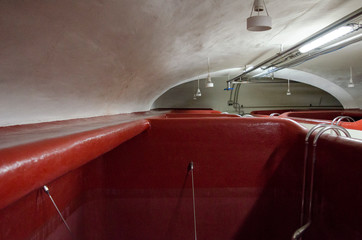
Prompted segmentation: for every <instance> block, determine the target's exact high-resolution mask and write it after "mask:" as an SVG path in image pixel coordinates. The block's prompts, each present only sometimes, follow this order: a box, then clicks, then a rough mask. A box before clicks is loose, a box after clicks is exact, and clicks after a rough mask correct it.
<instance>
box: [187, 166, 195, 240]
mask: <svg viewBox="0 0 362 240" xmlns="http://www.w3.org/2000/svg"><path fill="white" fill-rule="evenodd" d="M188 170H189V171H190V172H191V184H192V208H193V212H194V234H195V240H197V231H196V204H195V185H194V163H193V162H190V164H189V166H188Z"/></svg>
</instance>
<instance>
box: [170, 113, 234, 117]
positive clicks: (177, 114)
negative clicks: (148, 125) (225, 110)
mask: <svg viewBox="0 0 362 240" xmlns="http://www.w3.org/2000/svg"><path fill="white" fill-rule="evenodd" d="M164 117H165V118H207V117H209V118H220V117H221V118H229V117H232V118H235V117H236V118H239V117H240V116H237V115H233V114H215V113H211V114H207V113H204V114H197V113H192V114H190V113H175V114H173V113H168V114H165V115H164Z"/></svg>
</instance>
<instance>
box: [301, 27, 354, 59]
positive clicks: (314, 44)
mask: <svg viewBox="0 0 362 240" xmlns="http://www.w3.org/2000/svg"><path fill="white" fill-rule="evenodd" d="M353 30H354V27H353V26H343V27H340V28H338V29H336V30H334V31H332V32H330V33H327V34H326V35H324V36H322V37H320V38H317V39H316V40H314V41H312V42H310V43H308V44H306V45H304V46H303V47H301V48H299V52H301V53H306V52H309V51H311V50H313V49H315V48H318V47H320V46H322V45H324V44H326V43H329V42H331V41H333V40H335V39H337V38H339V37H342V36H343V35H346V34H348V33H350V32H352V31H353Z"/></svg>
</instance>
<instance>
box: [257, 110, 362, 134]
mask: <svg viewBox="0 0 362 240" xmlns="http://www.w3.org/2000/svg"><path fill="white" fill-rule="evenodd" d="M274 112H275V113H281V115H280V116H274V117H280V118H289V119H292V120H294V121H297V122H301V123H309V124H319V123H327V124H330V123H331V121H332V120H333V119H334V118H335V117H338V116H349V117H352V118H354V119H355V121H356V122H344V121H342V122H341V123H340V126H342V127H344V128H348V129H356V130H362V119H361V118H362V110H358V109H355V110H311V111H290V110H270V111H253V112H252V113H251V114H253V115H254V116H256V117H269V115H270V114H271V113H274Z"/></svg>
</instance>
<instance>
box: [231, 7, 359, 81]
mask: <svg viewBox="0 0 362 240" xmlns="http://www.w3.org/2000/svg"><path fill="white" fill-rule="evenodd" d="M361 14H362V8H359V9H357V10H356V11H354V12H352V13H350V14H348V15H347V16H345V17H343V18H341V19H340V20H338V21H336V22H334V23H332V24H330V25H328V26H327V27H325V28H323V29H322V30H320V31H318V32H316V33H314V34H313V35H312V36H310V37H308V38H307V39H304V40H303V41H301V42H299V43H297V44H296V45H294V46H293V47H291V48H289V49H287V50H285V51H284V52H282V53H277V54H276V55H274V56H272V57H270V58H268V59H266V60H264V61H262V62H261V63H259V64H257V65H256V66H254V68H252V69H250V70H247V71H245V72H243V73H242V74H240V75H238V76H236V77H234V78H232V79H230V80H228V81H227V82H229V81H230V82H234V81H236V80H237V79H239V78H242V77H244V76H246V75H247V74H248V73H250V72H253V71H255V70H256V69H258V68H260V67H262V66H264V65H265V64H267V63H270V62H272V61H275V60H277V59H279V58H283V57H285V56H286V55H288V54H289V53H292V51H294V50H296V49H298V48H299V47H301V46H302V45H304V44H306V43H309V42H311V41H313V40H315V39H317V38H319V37H320V36H322V35H324V34H326V33H327V32H329V31H331V30H332V29H333V28H336V27H339V26H341V25H343V24H346V23H348V22H349V21H351V20H353V19H354V18H356V17H358V16H360V15H361Z"/></svg>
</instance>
